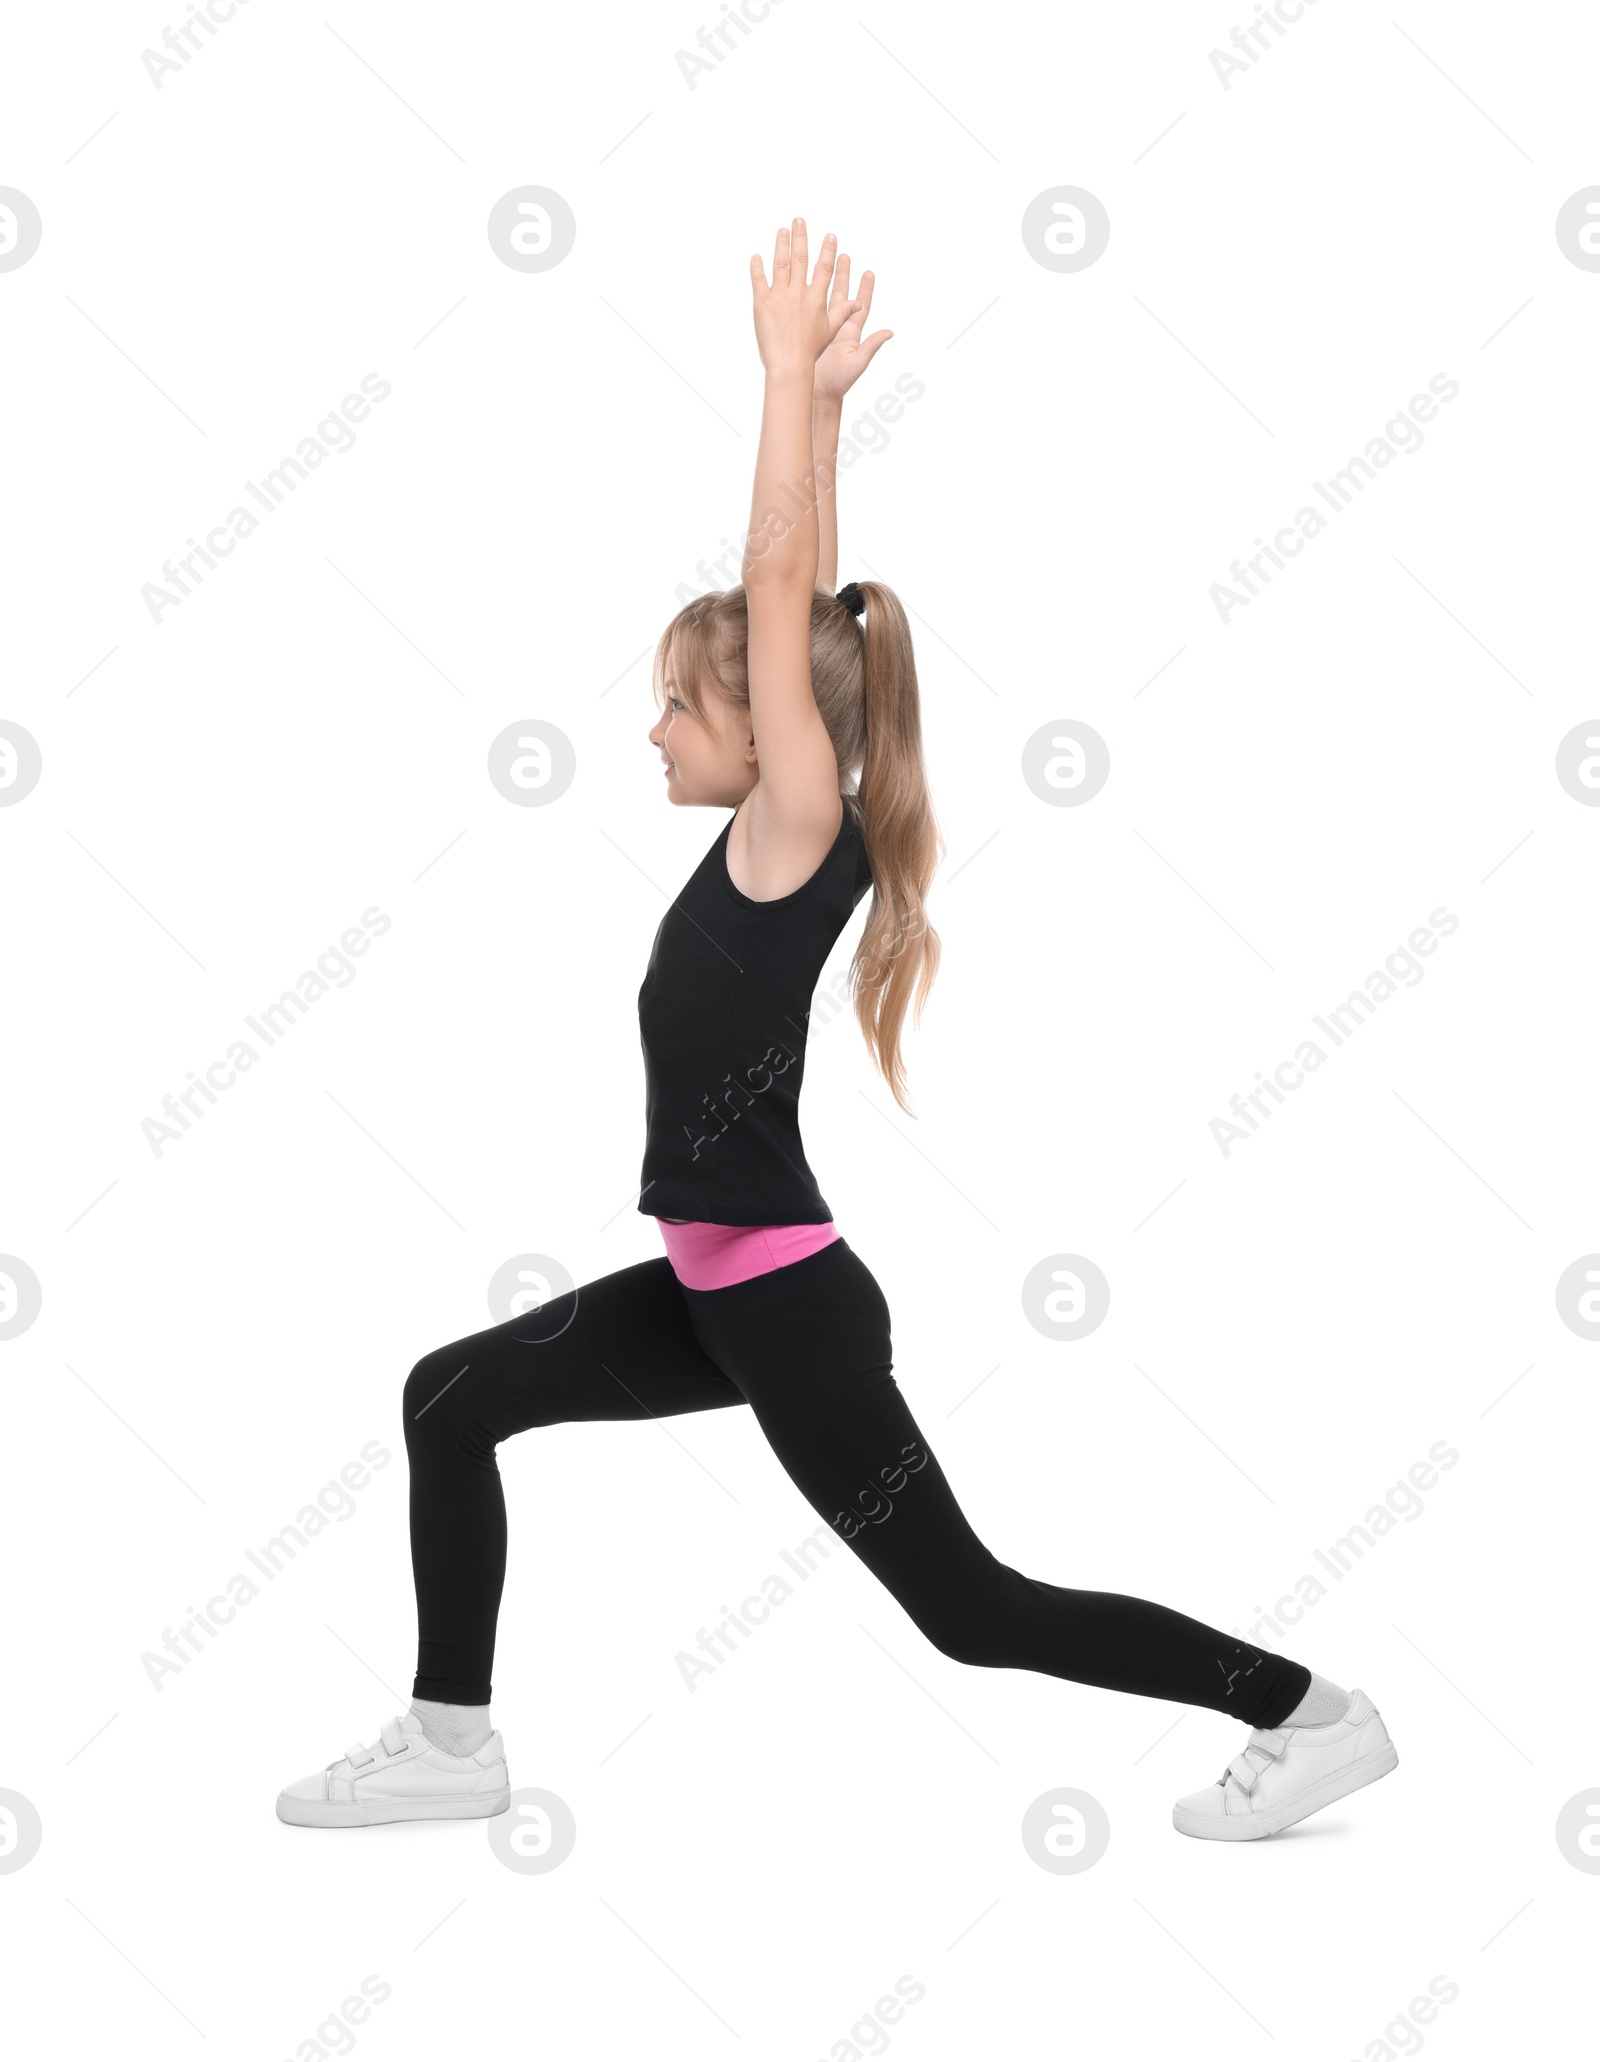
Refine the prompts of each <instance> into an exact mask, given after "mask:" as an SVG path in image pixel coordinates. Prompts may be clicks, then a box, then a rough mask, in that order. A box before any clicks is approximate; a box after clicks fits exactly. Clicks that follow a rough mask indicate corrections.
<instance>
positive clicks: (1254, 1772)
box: [1228, 1754, 1261, 1790]
mask: <svg viewBox="0 0 1600 2062" xmlns="http://www.w3.org/2000/svg"><path fill="white" fill-rule="evenodd" d="M1260 1773H1261V1771H1260V1769H1259V1768H1257V1767H1256V1765H1255V1763H1254V1762H1253V1761H1251V1760H1249V1759H1248V1757H1247V1756H1245V1755H1243V1754H1236V1755H1235V1756H1234V1757H1233V1759H1232V1761H1230V1762H1229V1763H1228V1774H1229V1775H1230V1776H1232V1777H1233V1779H1234V1781H1235V1782H1236V1783H1237V1784H1238V1785H1239V1788H1240V1789H1241V1790H1253V1789H1254V1788H1255V1786H1256V1778H1257V1777H1258V1776H1259V1775H1260Z"/></svg>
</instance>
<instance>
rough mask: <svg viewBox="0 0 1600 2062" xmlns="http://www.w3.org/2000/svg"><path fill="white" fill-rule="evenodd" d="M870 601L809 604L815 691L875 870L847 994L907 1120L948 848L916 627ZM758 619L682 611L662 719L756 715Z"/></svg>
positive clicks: (668, 662)
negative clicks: (717, 709) (721, 711)
mask: <svg viewBox="0 0 1600 2062" xmlns="http://www.w3.org/2000/svg"><path fill="white" fill-rule="evenodd" d="M857 585H858V586H859V588H860V590H861V593H862V595H863V596H864V598H865V601H866V608H865V610H864V612H863V614H862V615H861V617H860V618H859V619H857V618H856V617H855V616H853V615H852V614H851V612H850V610H849V609H848V608H847V607H846V606H845V604H844V603H843V602H842V601H840V600H839V599H838V598H837V596H835V595H831V594H822V593H817V594H814V595H813V596H812V599H811V692H812V694H813V696H814V697H815V699H816V704H817V712H818V714H819V715H820V716H821V718H822V721H823V724H824V727H825V728H826V730H827V733H828V736H829V737H830V739H831V740H832V742H833V751H834V757H835V758H836V759H837V760H838V762H839V792H840V795H841V797H842V799H843V801H844V805H845V807H846V808H847V809H851V808H853V809H854V810H855V812H856V822H857V824H858V826H859V828H860V831H861V835H862V841H863V843H864V844H865V846H866V848H867V858H868V860H869V862H870V864H871V867H872V889H873V894H872V906H871V909H870V911H869V912H868V916H867V926H866V929H865V930H864V931H863V932H862V934H861V942H860V943H859V944H858V945H857V947H856V951H855V957H854V958H853V959H852V961H851V962H850V975H849V979H850V984H851V990H852V993H853V996H854V1003H855V1013H856V1021H857V1022H858V1023H859V1024H860V1026H861V1032H862V1035H863V1037H864V1038H865V1039H866V1041H867V1045H868V1048H869V1049H870V1051H871V1053H872V1056H873V1059H874V1061H875V1063H876V1065H877V1068H878V1071H879V1073H880V1074H882V1076H883V1078H884V1080H885V1081H886V1082H887V1083H888V1085H889V1089H890V1092H891V1094H892V1095H893V1096H894V1099H895V1101H896V1102H897V1103H898V1104H899V1105H900V1107H901V1108H902V1109H903V1110H905V1111H906V1112H907V1114H908V1115H914V1114H915V1112H913V1111H912V1109H911V1106H910V1104H909V1103H908V1102H907V1101H906V1098H905V1093H904V1091H905V1079H906V1076H905V1066H904V1063H903V1061H902V1059H901V1055H900V1034H901V1029H902V1027H903V1025H904V1023H905V1018H906V1012H907V1010H908V1009H909V1010H911V1011H912V1013H913V1014H912V1022H913V1024H916V1023H920V1022H921V1019H922V1006H923V1003H924V1002H925V1001H926V999H927V995H928V990H929V989H930V988H931V987H932V986H933V980H934V976H935V975H936V974H937V972H938V970H939V934H938V932H937V931H935V930H934V928H933V926H932V925H931V924H930V923H929V922H928V918H927V912H926V908H925V906H924V901H925V897H926V895H927V892H928V888H929V885H930V883H931V882H932V880H933V876H934V874H935V872H936V871H937V869H938V865H939V861H940V860H941V859H942V858H943V856H944V851H945V843H944V839H943V837H942V836H941V835H940V832H939V826H938V823H937V821H936V820H935V817H934V813H933V802H932V797H931V796H930V795H929V792H928V781H927V775H926V772H925V770H924V767H923V762H922V715H921V703H920V701H919V699H918V694H917V667H916V660H915V658H914V657H913V655H912V650H911V626H910V624H909V623H908V622H907V621H906V613H905V610H904V609H903V608H902V607H901V606H900V602H899V598H898V597H897V596H896V595H895V593H894V592H893V590H892V589H891V588H888V587H885V586H884V585H883V583H882V581H880V580H862V581H859V582H857ZM749 638H750V619H749V614H748V610H747V608H746V602H745V591H744V589H743V588H742V587H730V588H728V589H727V590H726V591H725V592H724V593H721V594H702V595H699V596H697V598H696V599H695V600H694V601H691V602H689V603H688V604H687V605H686V606H685V607H683V608H682V609H680V610H679V611H678V613H677V615H675V616H674V617H673V619H672V621H671V622H670V623H669V624H668V625H667V627H666V629H665V630H664V631H663V632H662V634H661V640H660V643H659V644H658V645H657V647H656V656H655V668H654V686H655V693H656V699H657V701H658V702H660V703H662V704H663V706H664V698H665V694H666V675H667V672H668V670H669V668H670V670H671V673H672V676H673V688H672V692H673V693H674V694H675V695H676V696H677V698H678V699H679V700H680V701H682V702H684V703H686V704H687V705H688V707H689V708H691V709H692V710H693V711H694V713H695V715H696V716H697V717H699V718H700V719H701V721H702V722H704V721H705V720H706V717H705V709H704V706H703V704H702V702H701V700H700V695H701V691H702V688H703V687H704V686H707V685H709V687H710V688H711V690H712V691H713V692H714V693H716V694H718V695H720V696H721V697H722V699H723V700H724V701H726V702H728V703H731V704H732V705H733V706H734V707H735V708H742V709H744V710H746V711H748V709H749V706H750V682H749V674H748V670H747V664H748V655H749Z"/></svg>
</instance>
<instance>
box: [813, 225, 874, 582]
mask: <svg viewBox="0 0 1600 2062" xmlns="http://www.w3.org/2000/svg"><path fill="white" fill-rule="evenodd" d="M872 287H873V277H872V274H871V273H870V272H863V273H862V275H861V294H860V298H859V299H858V300H857V301H856V303H855V305H854V307H853V309H852V310H851V313H850V314H848V315H847V316H846V318H845V320H844V323H843V324H842V326H841V327H840V328H839V330H838V331H837V332H836V334H835V336H834V339H833V342H832V343H831V344H829V346H828V348H827V349H826V350H825V351H824V352H823V354H822V356H821V357H820V358H819V359H818V360H817V369H816V376H815V378H814V380H813V382H812V391H811V458H812V465H813V467H814V469H815V471H816V476H817V587H818V589H819V590H820V592H822V593H823V594H832V593H833V592H834V590H835V589H836V588H837V586H838V584H839V502H838V493H837V487H836V482H837V478H838V471H839V423H840V419H841V417H842V416H843V414H844V397H845V395H846V394H847V393H848V392H849V391H850V389H851V388H852V387H853V386H854V385H855V383H856V381H857V380H858V379H859V378H860V377H861V375H862V373H863V372H865V371H866V369H867V367H868V366H869V365H870V364H871V363H872V360H873V358H874V357H875V356H876V354H877V352H878V349H879V347H880V346H881V345H883V344H886V343H887V342H888V341H889V339H890V337H892V336H893V335H894V331H893V330H892V329H880V330H879V331H877V333H876V334H875V335H873V336H870V337H868V338H867V340H866V342H865V343H863V342H862V341H861V332H862V330H863V329H864V328H865V327H866V324H867V318H868V316H869V315H870V314H871V313H872ZM833 296H834V298H835V299H837V300H839V301H841V302H843V303H845V304H846V305H849V302H850V260H849V258H848V257H847V256H846V255H845V254H844V253H843V252H841V253H840V254H839V262H838V265H837V267H836V268H835V271H834V275H833Z"/></svg>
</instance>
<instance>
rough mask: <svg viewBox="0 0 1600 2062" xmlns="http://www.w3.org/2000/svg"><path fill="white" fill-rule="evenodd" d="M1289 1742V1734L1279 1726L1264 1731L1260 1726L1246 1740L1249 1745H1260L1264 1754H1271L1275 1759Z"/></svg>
mask: <svg viewBox="0 0 1600 2062" xmlns="http://www.w3.org/2000/svg"><path fill="white" fill-rule="evenodd" d="M1288 1744H1289V1735H1288V1734H1287V1733H1286V1732H1284V1731H1283V1729H1282V1728H1281V1727H1278V1726H1274V1727H1272V1729H1271V1730H1270V1731H1268V1732H1263V1731H1262V1730H1261V1729H1260V1727H1259V1726H1258V1727H1257V1728H1256V1730H1255V1731H1254V1732H1253V1733H1252V1734H1251V1735H1250V1738H1249V1739H1248V1740H1247V1741H1246V1742H1245V1745H1246V1746H1248V1747H1259V1748H1260V1750H1261V1752H1262V1753H1263V1754H1268V1755H1270V1756H1271V1757H1272V1759H1273V1760H1274V1761H1276V1760H1277V1758H1278V1756H1279V1755H1280V1754H1281V1753H1282V1752H1283V1750H1284V1748H1285V1747H1287V1746H1288Z"/></svg>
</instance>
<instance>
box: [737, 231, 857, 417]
mask: <svg viewBox="0 0 1600 2062" xmlns="http://www.w3.org/2000/svg"><path fill="white" fill-rule="evenodd" d="M838 243H839V239H838V238H837V237H836V236H832V235H829V236H825V237H824V238H823V239H822V252H821V255H820V256H819V257H818V259H817V269H816V272H815V274H814V275H813V276H812V278H811V279H810V280H807V278H806V225H805V220H804V218H803V217H802V216H800V215H796V216H795V218H794V227H793V230H792V231H791V230H788V229H780V230H779V231H778V242H777V248H776V249H775V250H774V252H773V256H772V284H771V286H768V284H767V275H766V272H765V270H764V268H763V266H762V263H761V254H760V252H759V251H758V252H756V253H755V255H754V256H753V257H752V258H751V260H750V284H751V287H752V289H753V290H754V296H755V318H756V345H757V347H758V349H759V350H760V352H761V363H762V365H763V366H764V367H765V368H766V370H767V372H768V374H769V375H770V374H772V373H775V372H782V373H797V374H803V375H804V377H805V378H806V379H808V380H809V379H810V378H811V377H812V368H813V367H814V366H815V364H816V362H817V360H818V359H819V358H820V357H821V356H822V354H823V352H824V351H825V350H827V348H828V346H829V345H830V344H831V343H832V341H833V339H834V336H835V335H836V334H837V332H838V331H839V329H840V328H841V326H842V325H843V324H844V323H845V322H846V321H847V320H848V318H849V316H850V315H851V313H852V311H853V310H854V308H855V306H856V304H855V302H854V301H850V300H847V299H846V297H845V296H844V295H843V294H836V295H835V296H834V300H833V305H832V306H830V305H829V301H828V287H829V284H830V282H831V281H832V278H833V264H834V253H835V251H836V250H837V249H838Z"/></svg>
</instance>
